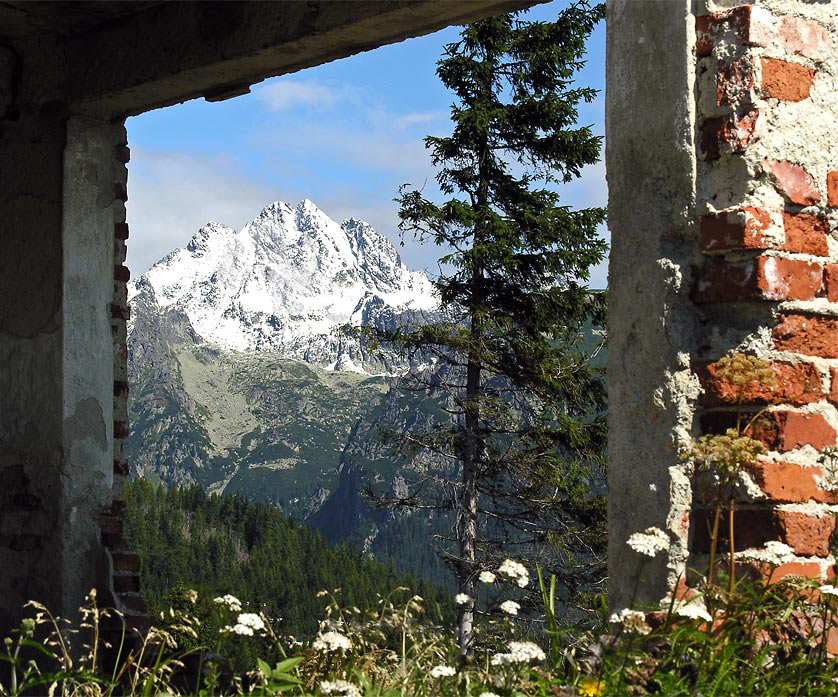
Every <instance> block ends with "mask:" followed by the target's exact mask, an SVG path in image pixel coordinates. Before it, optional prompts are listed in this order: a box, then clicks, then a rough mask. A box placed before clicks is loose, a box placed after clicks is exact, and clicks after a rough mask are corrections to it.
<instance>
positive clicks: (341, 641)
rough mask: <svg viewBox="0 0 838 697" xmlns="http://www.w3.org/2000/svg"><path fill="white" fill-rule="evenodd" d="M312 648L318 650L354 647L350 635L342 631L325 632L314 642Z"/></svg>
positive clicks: (337, 649) (339, 649)
mask: <svg viewBox="0 0 838 697" xmlns="http://www.w3.org/2000/svg"><path fill="white" fill-rule="evenodd" d="M311 646H312V648H315V649H317V650H318V651H341V650H345V651H349V650H350V649H351V648H352V642H351V641H349V637H348V636H345V635H344V634H341V633H340V632H324V633H323V634H320V635H318V637H317V638H316V639H315V640H314V641H313V642H312V644H311Z"/></svg>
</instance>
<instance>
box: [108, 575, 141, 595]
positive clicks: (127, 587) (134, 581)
mask: <svg viewBox="0 0 838 697" xmlns="http://www.w3.org/2000/svg"><path fill="white" fill-rule="evenodd" d="M113 588H114V590H115V591H116V592H117V593H139V592H140V577H139V576H137V574H114V575H113Z"/></svg>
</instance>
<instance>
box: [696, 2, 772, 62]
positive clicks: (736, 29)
mask: <svg viewBox="0 0 838 697" xmlns="http://www.w3.org/2000/svg"><path fill="white" fill-rule="evenodd" d="M769 20H770V15H769V14H768V13H767V12H766V11H765V10H762V9H760V8H755V7H754V6H753V5H741V6H739V7H736V8H734V9H732V10H728V11H726V12H716V13H714V14H711V15H703V16H700V17H696V18H695V31H696V53H697V54H698V55H699V56H709V55H710V54H711V53H712V52H713V47H714V46H715V45H716V43H717V42H718V41H719V39H720V38H722V37H724V38H725V39H726V40H727V41H728V43H731V42H732V43H738V44H749V45H751V46H766V45H768V43H769V42H770V41H771V38H772V36H771V34H772V33H773V32H772V31H771V28H770V26H769V25H768V21H769Z"/></svg>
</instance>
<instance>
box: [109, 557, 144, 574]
mask: <svg viewBox="0 0 838 697" xmlns="http://www.w3.org/2000/svg"><path fill="white" fill-rule="evenodd" d="M111 557H112V558H113V570H114V571H130V572H132V573H139V571H140V557H139V555H137V554H136V553H135V552H114V553H113V554H112V555H111Z"/></svg>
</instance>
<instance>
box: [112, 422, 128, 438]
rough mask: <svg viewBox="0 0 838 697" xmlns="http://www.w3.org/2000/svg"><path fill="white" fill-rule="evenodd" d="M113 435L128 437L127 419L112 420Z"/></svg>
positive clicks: (115, 436)
mask: <svg viewBox="0 0 838 697" xmlns="http://www.w3.org/2000/svg"><path fill="white" fill-rule="evenodd" d="M113 437H114V438H127V437H128V422H127V421H114V422H113Z"/></svg>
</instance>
